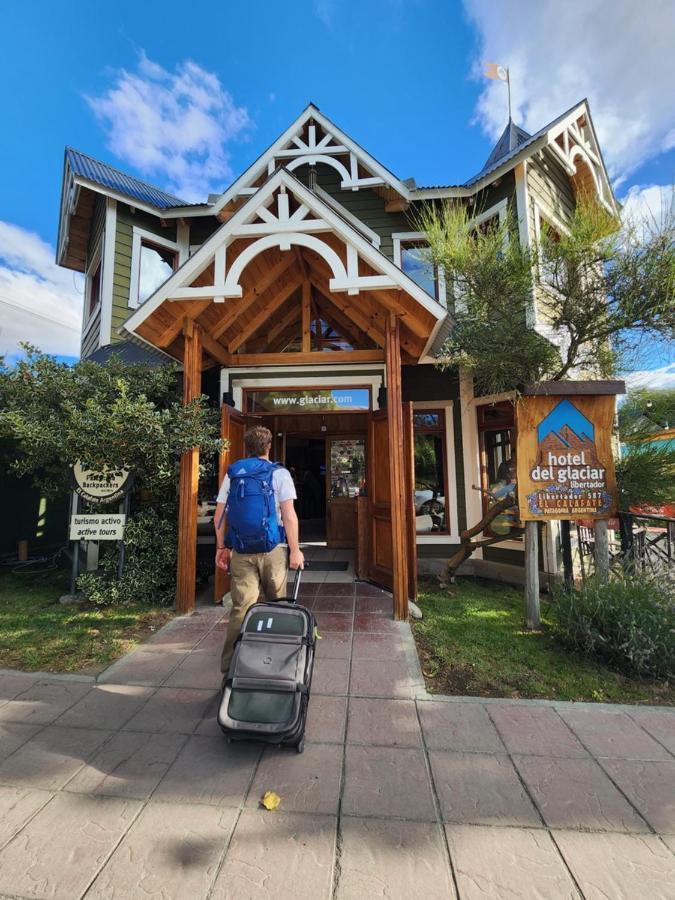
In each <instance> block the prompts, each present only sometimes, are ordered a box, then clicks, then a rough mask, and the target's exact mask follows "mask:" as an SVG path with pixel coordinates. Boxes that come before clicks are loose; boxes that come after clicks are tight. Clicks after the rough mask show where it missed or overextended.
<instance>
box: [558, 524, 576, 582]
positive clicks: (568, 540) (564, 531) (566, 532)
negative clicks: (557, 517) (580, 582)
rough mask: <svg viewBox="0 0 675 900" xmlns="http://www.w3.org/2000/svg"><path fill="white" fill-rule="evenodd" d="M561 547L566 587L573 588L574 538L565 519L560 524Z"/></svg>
mask: <svg viewBox="0 0 675 900" xmlns="http://www.w3.org/2000/svg"><path fill="white" fill-rule="evenodd" d="M560 547H561V550H562V561H563V574H564V578H565V587H566V588H571V587H572V585H573V584H574V566H573V563H572V537H571V535H570V520H569V519H563V520H562V521H561V523H560Z"/></svg>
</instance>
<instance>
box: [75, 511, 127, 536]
mask: <svg viewBox="0 0 675 900" xmlns="http://www.w3.org/2000/svg"><path fill="white" fill-rule="evenodd" d="M126 519H127V517H126V516H125V515H123V514H122V513H101V514H99V515H94V516H90V515H79V514H78V515H75V516H71V517H70V540H71V541H121V540H123V539H124V526H125V524H126Z"/></svg>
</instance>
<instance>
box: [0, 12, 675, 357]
mask: <svg viewBox="0 0 675 900" xmlns="http://www.w3.org/2000/svg"><path fill="white" fill-rule="evenodd" d="M111 9H112V7H111V5H110V4H109V3H103V2H100V0H88V2H81V0H69V2H68V3H67V4H56V3H53V2H49V0H32V2H25V0H21V2H17V0H5V2H4V3H3V10H2V12H3V31H4V33H5V35H6V37H7V38H9V39H8V40H6V41H4V42H3V43H4V46H3V54H2V56H1V58H0V74H1V76H2V80H1V81H0V83H2V84H3V85H4V88H5V89H4V96H3V101H4V108H5V122H6V123H10V127H9V128H8V129H7V131H6V133H5V140H4V141H2V142H0V156H1V158H2V172H3V178H2V191H1V193H0V263H1V266H0V303H1V304H2V305H1V306H0V314H1V316H2V320H3V326H4V327H3V328H2V330H0V352H3V351H5V352H6V351H7V350H11V343H12V341H13V340H15V338H16V334H17V333H18V329H23V330H24V331H23V332H22V333H24V332H25V331H29V332H30V333H31V335H33V334H34V339H36V340H37V341H38V343H41V345H42V346H43V347H44V348H45V349H48V350H50V351H53V352H59V351H61V352H68V348H69V347H70V348H72V347H73V346H74V340H75V332H76V330H77V329H79V318H80V315H81V296H80V292H81V285H80V284H79V281H78V279H77V278H74V277H73V276H72V273H69V272H64V271H61V272H59V271H54V268H53V267H52V268H51V269H50V268H49V254H50V252H51V254H52V257H53V246H54V242H55V237H56V226H57V219H58V207H59V191H60V186H61V172H62V165H63V148H64V146H65V145H66V144H70V145H72V146H75V147H77V148H78V149H81V150H84V151H85V152H87V153H90V154H92V155H93V156H95V157H98V158H100V159H103V160H106V161H108V162H111V163H113V164H116V165H118V166H119V167H120V168H122V169H124V170H125V171H129V172H133V173H135V174H138V175H140V176H142V177H145V178H146V179H147V180H149V181H151V182H153V183H156V184H158V185H160V186H162V187H165V188H168V189H172V190H173V191H175V192H179V195H185V196H187V195H190V196H187V199H200V198H199V197H198V196H197V195H198V194H199V193H200V192H201V186H202V185H204V186H206V187H205V190H204V194H205V193H206V192H207V191H208V190H212V191H216V190H219V189H222V188H224V187H225V186H226V185H227V184H228V182H229V181H230V180H231V178H232V177H233V176H234V175H236V174H238V173H239V172H240V171H241V170H242V169H243V168H244V167H245V166H246V165H247V164H248V163H250V162H251V161H252V160H253V159H254V158H255V157H256V156H257V155H258V154H259V153H260V152H261V151H262V150H263V149H264V148H265V147H266V146H267V145H268V144H269V143H271V142H272V141H273V140H274V139H275V138H276V137H277V136H278V134H279V133H280V132H281V131H282V130H283V129H284V128H285V127H286V126H287V125H288V124H289V122H290V121H291V120H292V119H293V118H294V117H295V116H296V115H297V114H298V113H299V112H300V110H301V109H302V108H303V107H304V106H305V105H306V104H307V102H309V101H310V100H311V101H313V102H315V103H316V104H317V105H318V106H319V107H320V108H321V109H322V110H323V111H324V112H325V113H326V114H327V115H328V116H329V117H330V118H332V119H334V120H335V121H336V122H337V123H338V124H339V125H340V126H341V127H342V128H343V129H344V130H346V131H347V132H348V133H349V134H350V135H351V136H352V137H354V138H355V139H356V140H358V141H359V142H360V143H361V144H363V145H364V146H365V147H366V148H367V149H368V150H369V151H370V152H371V153H373V154H374V155H375V156H376V157H377V158H379V159H380V160H381V161H382V162H383V163H384V164H385V165H387V166H388V167H389V168H390V169H392V170H393V171H394V172H395V173H396V174H397V175H399V176H400V177H403V178H406V177H409V176H414V177H415V178H416V180H417V183H418V184H438V183H441V184H443V183H446V184H447V183H456V182H461V181H464V180H465V179H466V178H468V177H469V176H470V175H472V174H473V173H474V172H476V171H477V170H478V169H480V167H481V166H482V164H483V162H484V160H485V158H486V157H487V155H488V154H489V152H490V149H491V146H492V143H493V142H494V139H495V137H496V136H497V134H498V133H499V131H500V130H501V128H503V126H504V124H505V120H506V97H505V91H504V86H503V85H502V84H499V83H494V82H487V81H485V80H484V79H482V78H481V77H480V69H481V61H482V60H489V61H495V62H499V63H501V64H503V65H508V66H510V68H511V75H512V81H513V91H514V110H515V115H514V118H515V119H516V120H517V121H518V122H519V124H521V125H523V126H524V127H526V128H527V129H528V130H530V131H534V130H536V129H538V128H539V127H541V126H542V125H544V124H546V122H547V121H550V120H551V119H552V118H554V117H555V116H557V115H558V114H559V113H560V112H562V111H563V110H564V109H566V108H567V107H569V106H571V105H572V104H573V103H575V102H576V101H577V100H579V99H581V98H582V97H584V96H588V97H589V99H590V102H591V108H592V111H593V114H594V119H595V124H596V127H597V129H598V132H599V135H600V141H601V145H602V148H603V151H604V154H605V158H606V160H607V163H608V166H609V169H610V172H611V175H612V178H613V179H614V182H615V185H616V189H617V194H618V196H619V198H620V199H625V198H626V197H630V205H631V206H635V207H639V208H643V207H644V204H645V203H649V204H650V206H651V208H654V207H655V205H658V204H659V203H660V201H661V197H662V196H663V190H664V188H668V187H669V186H670V185H671V184H672V183H673V180H674V179H673V176H674V174H675V94H674V92H673V91H672V90H670V87H669V86H670V85H672V84H673V83H674V82H675V77H674V76H675V63H674V62H673V56H672V51H671V47H672V44H673V39H675V6H673V4H672V3H670V2H669V0H651V2H650V3H649V11H650V16H649V17H647V16H645V15H644V12H643V10H642V9H640V8H639V7H638V5H637V4H635V3H634V2H633V0H596V2H589V0H583V2H582V0H569V2H567V3H566V4H564V5H562V4H559V3H557V2H554V0H539V2H535V0H508V2H500V0H464V2H460V0H452V2H440V0H361V2H359V3H354V2H347V0H344V2H340V0H296V2H294V3H292V4H287V5H286V9H283V8H282V7H281V6H280V5H279V4H278V3H268V2H255V0H250V2H248V3H246V4H243V3H236V4H235V3H231V2H222V0H221V2H219V3H211V2H207V3H200V4H193V5H192V6H190V5H188V6H187V7H186V6H185V5H184V4H177V3H173V2H168V0H166V2H156V0H144V2H143V3H138V2H137V0H136V2H127V0H118V2H117V3H116V4H115V5H114V14H112V13H111ZM190 111H191V113H192V114H190ZM195 111H196V112H195ZM36 301H37V302H36ZM9 304H11V305H9ZM78 304H79V305H78ZM19 307H20V308H19ZM24 309H26V310H27V309H30V310H31V312H33V313H34V312H39V313H40V315H42V316H43V319H42V320H40V319H39V318H35V317H33V318H30V313H29V312H24ZM50 319H52V320H53V319H62V326H58V325H55V324H54V327H51V326H50V325H49V324H48V320H50ZM12 322H13V323H14V325H15V326H16V327H14V328H12V325H11V323H12ZM50 342H51V344H52V346H50ZM6 345H7V346H6ZM669 361H670V360H669V359H668V358H667V357H666V356H665V355H664V352H663V350H662V348H661V349H659V350H658V351H657V352H652V353H651V354H648V355H645V356H644V357H643V360H642V363H641V364H644V366H645V367H649V368H653V367H655V366H658V367H662V366H663V365H664V364H665V363H668V362H669ZM666 374H668V373H666Z"/></svg>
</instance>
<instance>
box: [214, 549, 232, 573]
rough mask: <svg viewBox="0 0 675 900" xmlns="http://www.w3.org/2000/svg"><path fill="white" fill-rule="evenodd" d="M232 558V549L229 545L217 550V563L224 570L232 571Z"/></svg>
mask: <svg viewBox="0 0 675 900" xmlns="http://www.w3.org/2000/svg"><path fill="white" fill-rule="evenodd" d="M231 558H232V551H231V550H229V549H228V548H227V547H223V548H222V549H221V550H216V565H217V566H218V568H219V569H222V570H223V571H224V572H229V571H230V559H231Z"/></svg>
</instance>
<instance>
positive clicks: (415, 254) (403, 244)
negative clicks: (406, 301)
mask: <svg viewBox="0 0 675 900" xmlns="http://www.w3.org/2000/svg"><path fill="white" fill-rule="evenodd" d="M392 237H393V240H394V262H395V263H396V265H397V266H398V267H399V268H400V269H401V270H402V271H403V272H405V274H406V275H407V276H408V277H409V278H411V279H412V280H413V281H414V282H415V284H416V285H418V286H419V287H421V288H422V290H423V291H426V292H427V294H429V295H430V296H432V297H434V298H435V299H436V300H438V302H439V303H442V304H443V306H445V281H444V278H443V273H442V272H441V271H440V270H439V267H438V266H437V265H435V264H434V263H433V262H432V261H431V260H430V259H429V254H428V247H429V244H428V243H427V241H426V240H425V239H424V235H423V234H421V233H418V232H410V233H407V234H394V235H392Z"/></svg>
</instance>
